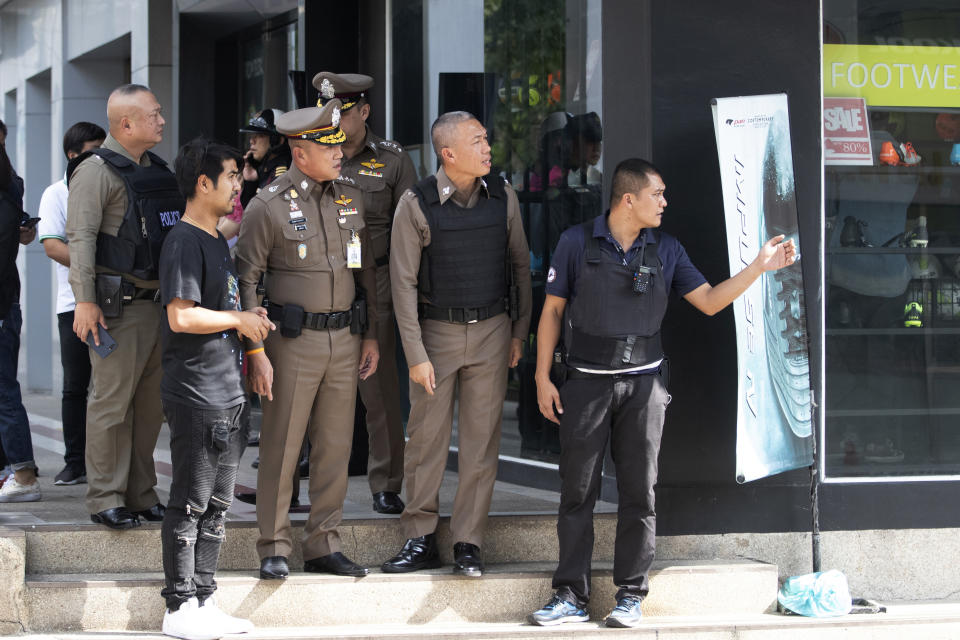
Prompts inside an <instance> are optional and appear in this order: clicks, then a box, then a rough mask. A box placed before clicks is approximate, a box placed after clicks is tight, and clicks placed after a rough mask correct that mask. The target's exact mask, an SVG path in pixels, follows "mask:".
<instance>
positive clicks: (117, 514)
mask: <svg viewBox="0 0 960 640" xmlns="http://www.w3.org/2000/svg"><path fill="white" fill-rule="evenodd" d="M90 519H91V520H92V521H94V522H96V523H97V524H102V525H105V526H107V527H110V528H111V529H133V528H134V527H139V526H140V519H139V518H137V516H135V515H133V514H132V513H130V512H129V511H128V510H127V508H126V507H114V508H113V509H107V510H106V511H101V512H100V513H92V514H90Z"/></svg>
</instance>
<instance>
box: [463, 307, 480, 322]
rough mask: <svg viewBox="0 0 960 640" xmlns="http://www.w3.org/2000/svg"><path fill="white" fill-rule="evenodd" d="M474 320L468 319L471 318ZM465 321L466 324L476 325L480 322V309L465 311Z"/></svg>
mask: <svg viewBox="0 0 960 640" xmlns="http://www.w3.org/2000/svg"><path fill="white" fill-rule="evenodd" d="M471 316H472V319H468V318H471ZM463 320H464V322H466V324H476V323H478V322H480V309H464V310H463Z"/></svg>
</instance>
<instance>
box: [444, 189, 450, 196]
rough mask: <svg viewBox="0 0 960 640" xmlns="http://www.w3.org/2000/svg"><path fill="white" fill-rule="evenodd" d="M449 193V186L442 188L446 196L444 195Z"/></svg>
mask: <svg viewBox="0 0 960 640" xmlns="http://www.w3.org/2000/svg"><path fill="white" fill-rule="evenodd" d="M449 194H450V187H444V188H443V195H445V196H446V195H449Z"/></svg>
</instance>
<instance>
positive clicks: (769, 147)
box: [713, 94, 866, 482]
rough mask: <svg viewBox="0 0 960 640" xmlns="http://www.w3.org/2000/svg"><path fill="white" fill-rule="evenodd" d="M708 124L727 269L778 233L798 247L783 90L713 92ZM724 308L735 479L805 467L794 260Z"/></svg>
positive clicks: (801, 314) (803, 367)
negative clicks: (730, 330) (716, 162)
mask: <svg viewBox="0 0 960 640" xmlns="http://www.w3.org/2000/svg"><path fill="white" fill-rule="evenodd" d="M713 124H714V130H715V132H716V135H717V151H718V154H719V157H720V180H721V184H722V186H723V203H724V211H725V214H726V228H727V250H728V255H729V259H730V273H737V272H739V271H740V270H742V269H743V268H744V267H745V266H747V265H748V264H749V263H750V262H751V261H752V260H753V259H754V257H755V256H756V255H757V252H758V251H759V250H760V247H761V246H762V245H763V244H764V243H765V242H766V241H767V240H768V239H770V238H772V237H774V236H777V235H781V234H782V235H784V236H786V238H787V239H792V240H793V241H794V242H795V243H796V245H797V253H798V255H799V254H800V253H802V247H801V246H800V241H799V238H798V221H797V199H796V193H795V189H794V175H793V151H792V148H791V144H790V120H789V116H788V112H787V96H786V94H776V95H766V96H746V97H740V98H717V99H714V101H713ZM865 126H866V125H865V124H864V127H865ZM854 225H855V227H856V224H855V223H854ZM857 230H859V229H857ZM733 309H734V318H735V320H736V328H737V394H738V395H737V482H748V481H750V480H756V479H758V478H763V477H766V476H770V475H774V474H777V473H781V472H783V471H788V470H790V469H797V468H799V467H807V466H809V465H810V464H811V463H812V462H813V420H812V416H811V403H810V400H811V395H810V359H809V353H808V350H807V314H806V308H805V304H804V291H803V275H802V272H801V269H800V263H799V262H796V263H794V264H793V265H791V266H789V267H784V268H783V269H778V270H776V271H769V272H767V273H765V274H764V275H763V276H762V277H761V278H759V279H758V280H757V281H756V282H754V283H753V284H752V285H751V286H750V288H749V289H747V291H746V292H745V293H744V294H743V295H742V296H740V297H739V298H737V300H735V301H734V303H733Z"/></svg>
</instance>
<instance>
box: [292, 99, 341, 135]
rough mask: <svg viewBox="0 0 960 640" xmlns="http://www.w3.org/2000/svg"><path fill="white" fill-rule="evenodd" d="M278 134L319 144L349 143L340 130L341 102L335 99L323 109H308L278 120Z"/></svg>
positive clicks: (298, 110)
mask: <svg viewBox="0 0 960 640" xmlns="http://www.w3.org/2000/svg"><path fill="white" fill-rule="evenodd" d="M277 133H279V134H281V135H284V136H286V137H288V138H291V139H295V140H309V141H311V142H316V143H317V144H325V145H330V146H332V145H336V144H343V143H344V142H346V141H347V136H346V135H344V133H343V131H341V130H340V101H339V100H336V99H334V100H331V101H329V102H328V103H326V104H325V105H323V107H307V108H305V109H296V110H294V111H288V112H286V113H285V114H283V115H282V116H280V117H279V118H277Z"/></svg>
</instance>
